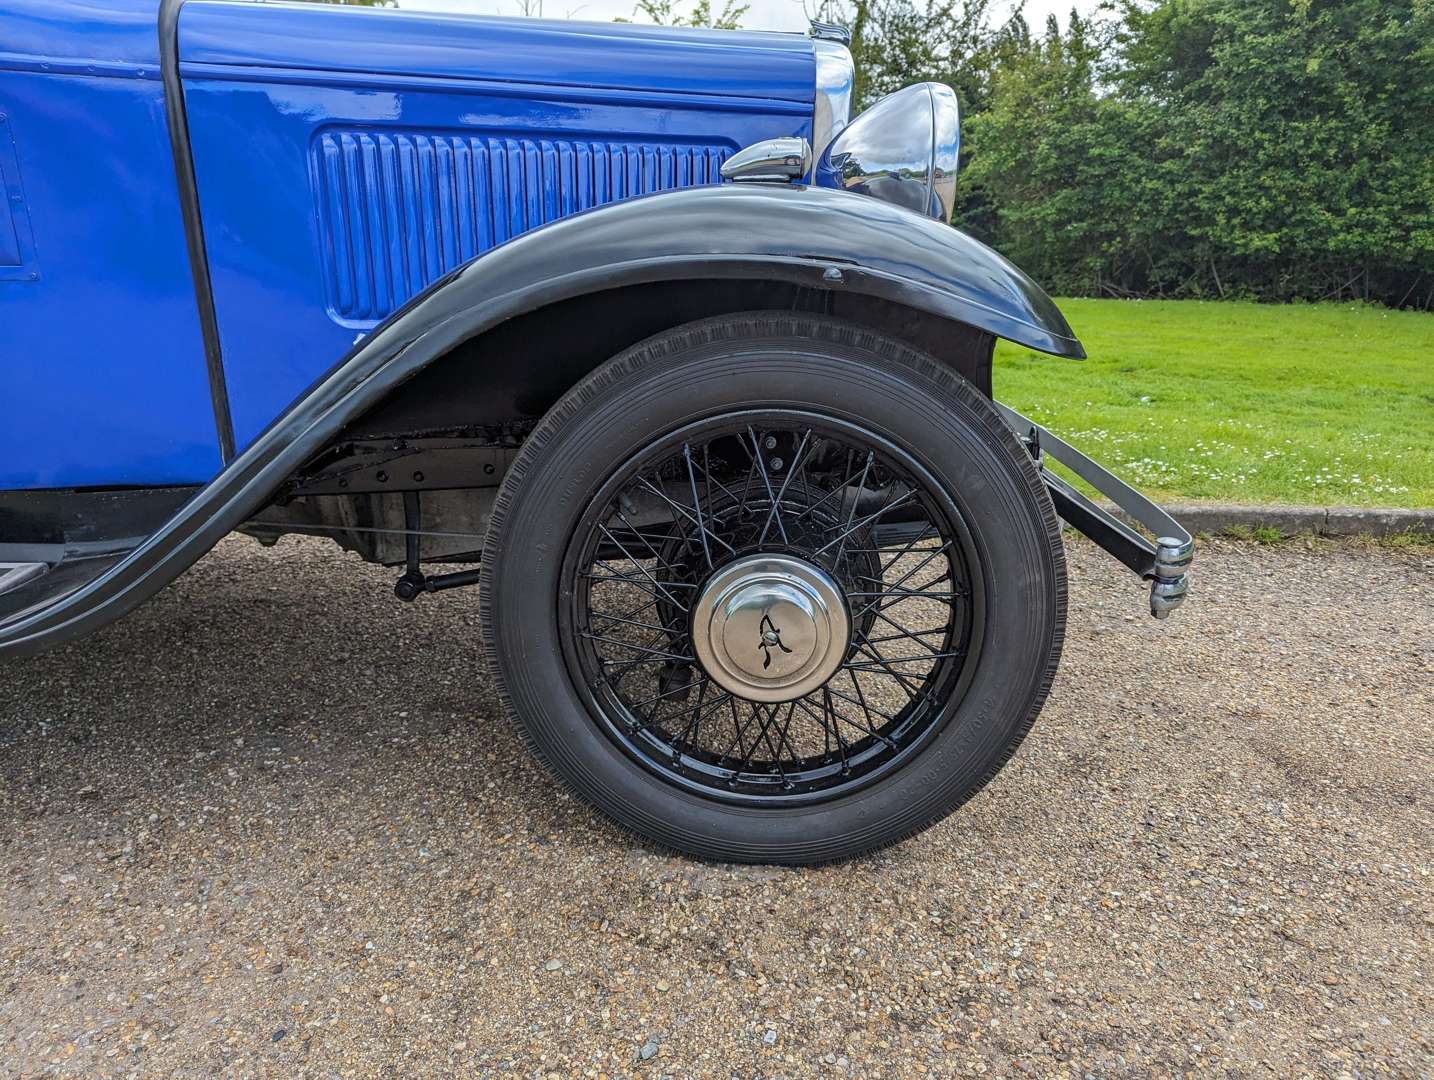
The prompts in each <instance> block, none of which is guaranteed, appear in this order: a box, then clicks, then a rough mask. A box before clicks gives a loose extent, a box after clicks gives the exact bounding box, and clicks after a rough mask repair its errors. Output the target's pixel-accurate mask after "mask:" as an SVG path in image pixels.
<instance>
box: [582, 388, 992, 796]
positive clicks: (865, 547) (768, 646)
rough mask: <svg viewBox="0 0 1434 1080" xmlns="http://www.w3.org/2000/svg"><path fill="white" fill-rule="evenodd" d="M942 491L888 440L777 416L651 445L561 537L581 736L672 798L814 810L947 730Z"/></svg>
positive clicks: (738, 417) (969, 648) (966, 593)
mask: <svg viewBox="0 0 1434 1080" xmlns="http://www.w3.org/2000/svg"><path fill="white" fill-rule="evenodd" d="M979 565H980V563H979V559H978V556H977V550H976V547H975V543H974V540H973V538H972V535H971V532H970V530H969V529H968V528H967V527H966V524H965V521H964V520H963V518H962V515H961V513H960V510H959V508H958V504H957V501H956V499H955V498H954V497H953V496H952V494H951V493H948V492H946V491H945V490H943V489H942V487H941V486H940V485H939V484H937V483H936V482H935V481H934V479H933V478H932V476H931V474H930V473H929V471H928V470H926V469H925V468H924V467H923V466H922V465H921V464H920V463H919V462H918V461H917V460H916V458H915V457H914V456H913V455H911V454H910V453H908V452H907V451H906V450H904V449H902V448H901V447H899V446H897V445H896V444H895V443H894V442H892V441H891V440H890V439H888V438H886V437H884V436H882V435H879V434H877V433H875V432H872V431H869V430H866V429H865V428H863V427H861V426H858V425H856V424H853V423H851V422H850V421H847V420H843V419H838V418H835V417H830V416H820V415H817V414H812V413H805V412H796V411H788V410H762V411H747V412H741V413H731V414H725V415H719V416H713V417H710V418H707V419H704V420H701V421H698V422H696V423H693V424H690V425H688V426H686V427H684V428H682V429H680V430H678V431H675V432H672V433H670V434H668V435H666V436H664V437H661V438H658V439H655V440H653V441H652V442H651V443H650V444H648V445H647V446H646V447H644V448H643V449H641V450H640V451H638V452H637V453H636V454H634V455H632V456H631V457H630V458H629V459H628V461H626V462H625V463H624V464H623V465H622V466H621V467H620V468H618V469H617V470H616V471H615V472H614V473H613V474H612V475H611V476H610V477H609V478H608V480H607V482H606V483H604V484H603V486H602V488H601V489H600V490H599V491H598V493H597V494H596V495H595V496H594V498H593V499H592V501H591V502H590V504H589V505H588V507H587V509H586V511H585V513H584V514H583V516H582V518H581V519H580V520H579V523H578V525H577V526H576V528H575V529H574V532H573V534H572V536H571V537H570V539H569V542H568V545H567V549H566V552H565V558H564V564H563V572H562V584H561V587H560V596H559V627H560V631H561V636H562V641H563V648H564V654H565V659H566V660H567V663H568V666H569V670H570V672H571V674H572V676H573V681H574V685H575V686H576V687H577V688H578V690H579V692H580V694H581V695H582V697H583V698H584V701H585V704H586V705H587V706H588V709H589V712H590V714H591V716H592V718H593V720H594V722H595V723H596V724H597V725H598V727H599V728H600V729H601V730H602V731H603V733H604V734H605V735H606V736H607V737H608V738H610V739H611V740H612V741H613V742H615V743H616V744H617V745H618V746H620V747H621V748H622V749H623V750H624V751H625V752H626V753H628V754H629V755H631V756H632V757H633V758H635V759H636V760H637V761H638V762H639V763H640V764H642V765H643V766H644V767H645V768H646V769H648V770H649V771H651V772H653V773H655V774H656V775H658V776H659V777H660V778H661V779H663V780H664V781H666V782H668V783H670V784H673V785H674V786H677V787H679V788H682V789H685V790H688V791H691V792H694V793H696V794H700V795H703V796H706V797H710V798H715V799H719V800H721V801H726V802H737V803H743V804H748V805H754V806H773V805H779V804H790V803H809V802H820V801H824V800H829V799H835V798H839V797H842V796H844V795H847V794H850V793H851V792H853V791H855V790H857V789H858V788H861V787H864V786H866V785H869V784H872V783H876V782H878V781H880V780H881V779H883V778H886V777H888V776H890V775H892V774H893V773H894V772H895V771H897V770H899V769H900V768H902V767H903V766H904V765H905V764H906V763H907V762H908V761H909V760H910V759H911V758H912V757H913V756H914V755H915V754H917V753H919V751H920V750H921V749H922V748H923V747H924V746H925V745H926V744H927V743H929V741H930V740H931V739H932V738H933V737H934V736H935V734H936V733H937V732H938V731H940V730H941V728H942V727H944V725H945V724H946V723H947V722H948V720H949V719H950V717H951V714H952V712H953V711H954V709H955V707H956V705H957V704H959V701H960V698H961V695H962V693H963V692H964V689H965V684H966V682H967V681H968V680H969V676H970V673H971V670H972V668H973V666H974V660H975V656H976V653H977V651H978V650H979V646H980V633H979V630H980V627H981V625H982V619H981V613H982V608H983V596H984V590H983V587H982V577H981V575H980V574H979V573H976V572H974V571H975V570H976V569H977V568H978V567H979Z"/></svg>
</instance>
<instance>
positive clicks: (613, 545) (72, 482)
mask: <svg viewBox="0 0 1434 1080" xmlns="http://www.w3.org/2000/svg"><path fill="white" fill-rule="evenodd" d="M851 87H852V62H851V57H850V54H849V52H848V51H847V49H846V47H845V44H844V36H843V33H842V32H841V31H840V29H839V28H836V27H827V26H821V25H814V27H813V30H812V33H811V34H810V35H808V36H801V35H785V34H756V33H729V32H722V31H702V30H690V29H669V28H663V27H652V26H635V25H612V24H596V23H586V24H585V23H576V22H545V21H540V20H523V19H500V18H486V17H472V16H460V15H434V14H424V13H415V12H399V11H383V10H369V9H359V8H346V7H333V6H317V5H304V4H277V3H274V4H267V3H266V4H255V3H247V2H236V0H188V2H186V0H6V3H5V4H4V6H3V7H0V186H3V191H4V200H3V203H0V386H3V389H4V402H3V406H0V409H3V412H0V417H3V423H0V653H4V654H6V655H7V656H8V657H10V658H20V657H25V656H30V655H33V654H35V653H38V652H40V651H42V650H44V649H46V648H48V647H50V646H53V645H56V644H58V643H60V642H65V641H70V640H73V639H75V638H77V637H80V636H81V635H84V634H86V633H88V632H90V631H92V630H94V629H96V628H97V627H100V626H103V625H105V624H107V623H109V622H111V621H113V620H115V619H117V618H118V617H119V616H121V615H123V614H124V613H126V612H127V611H130V610H131V609H133V608H134V607H135V606H136V605H138V604H140V603H142V602H143V601H144V600H145V599H146V598H148V597H150V596H152V595H153V594H154V593H155V592H156V591H158V590H159V589H161V588H162V587H163V586H164V585H165V584H167V583H168V582H170V581H173V580H174V579H175V577H177V576H178V575H179V574H181V573H182V572H183V571H184V570H185V569H186V568H187V567H189V566H190V565H191V564H193V563H194V562H195V560H196V559H198V558H199V557H200V556H202V555H203V554H204V553H205V552H206V551H208V550H209V549H210V548H211V547H212V546H213V545H214V544H215V542H216V541H217V540H219V538H221V537H223V536H224V535H225V534H227V533H229V532H232V531H235V530H242V531H244V532H247V533H249V534H251V535H253V536H255V537H258V538H259V539H260V540H263V541H266V542H273V541H274V540H275V539H276V538H277V537H279V536H280V535H282V534H285V533H305V534H310V535H315V536H325V537H330V538H332V539H333V540H334V541H337V543H339V544H341V545H342V546H343V547H344V548H346V549H349V550H351V551H354V552H357V553H358V554H360V555H361V556H362V557H363V558H364V559H367V560H370V561H372V562H376V563H380V564H383V565H386V566H393V567H395V568H402V569H401V576H399V577H398V578H397V583H396V586H395V592H396V594H397V596H398V597H399V598H400V599H402V600H407V601H413V600H418V601H419V602H421V603H434V602H439V601H436V600H435V599H433V598H431V597H428V596H427V594H431V593H437V592H440V591H444V590H454V589H459V590H461V589H464V588H467V587H470V586H476V587H477V588H476V592H457V593H454V594H453V596H452V597H451V598H450V599H449V600H448V601H447V602H450V603H465V602H466V603H476V604H477V605H478V606H479V609H480V610H481V616H482V621H483V624H484V626H485V632H486V647H487V654H488V661H489V663H490V666H491V669H492V673H493V678H494V679H495V680H496V681H497V684H498V686H499V688H500V690H501V693H502V695H503V698H504V700H505V701H506V702H507V703H508V705H509V706H510V708H511V711H512V713H513V715H514V717H515V718H516V721H517V723H518V724H519V726H520V728H521V731H522V733H523V736H524V738H525V739H526V741H527V742H528V744H529V745H530V746H531V747H532V748H533V750H534V751H535V752H536V753H537V755H538V756H539V757H540V758H541V759H542V760H543V761H544V762H546V763H547V765H548V766H549V767H550V768H551V769H552V770H553V771H554V772H555V773H556V774H557V775H558V776H559V777H560V778H561V779H562V780H563V781H564V782H565V783H566V784H567V785H568V786H569V787H571V788H572V789H573V790H574V791H576V792H577V793H579V794H580V795H582V796H583V797H584V798H586V799H588V800H589V801H590V802H592V803H593V804H594V805H596V806H598V807H600V808H601V809H602V810H604V811H606V812H607V813H608V814H610V815H611V816H612V817H613V818H614V819H616V820H617V821H618V822H620V823H621V824H622V825H624V826H626V827H627V828H629V829H631V830H633V831H635V832H637V833H639V834H641V835H643V836H645V837H647V838H649V839H650V840H652V841H654V842H656V843H658V844H662V845H668V846H670V847H673V848H677V849H681V850H683V851H687V852H691V853H693V854H695V855H698V856H701V857H707V858H719V859H732V860H753V861H770V862H782V863H805V862H818V861H822V860H828V859H833V858H838V857H842V856H847V855H852V854H855V853H859V852H862V851H866V850H869V849H872V848H875V847H878V846H880V845H883V844H888V843H891V842H894V841H896V840H898V839H900V838H902V837H905V836H908V835H910V834H912V833H913V832H916V831H917V830H919V829H922V828H924V827H925V826H927V825H929V824H931V823H932V822H934V821H936V820H938V819H939V818H941V817H942V816H943V815H945V814H947V813H949V812H950V811H951V810H953V809H954V808H956V807H957V806H959V805H960V804H961V803H962V802H963V801H964V800H965V799H967V798H969V797H970V796H971V795H972V794H973V793H974V792H975V791H976V790H977V789H978V788H980V787H981V785H982V784H984V783H985V782H986V781H987V780H989V779H990V778H991V777H992V776H993V775H994V774H995V772H996V771H997V770H998V769H999V768H1000V766H1001V765H1002V763H1004V762H1005V761H1006V760H1007V759H1008V758H1009V757H1010V756H1011V754H1012V753H1013V752H1014V750H1015V748H1016V746H1017V745H1018V744H1019V742H1020V740H1021V739H1022V737H1023V736H1024V735H1025V733H1026V732H1027V730H1028V729H1029V728H1030V726H1031V724H1032V723H1033V721H1034V719H1035V716H1036V714H1037V712H1038V711H1039V710H1040V707H1041V704H1042V701H1043V700H1044V698H1045V695H1046V692H1047V690H1048V688H1049V687H1050V685H1051V680H1052V678H1053V676H1054V674H1055V670H1056V664H1057V661H1058V658H1059V654H1060V649H1061V641H1062V636H1063V630H1064V622H1065V604H1066V583H1065V564H1064V556H1063V552H1062V543H1061V535H1060V529H1059V525H1058V517H1057V515H1058V514H1059V516H1061V517H1064V518H1065V520H1066V521H1067V522H1069V523H1071V524H1072V525H1074V526H1075V527H1077V528H1079V529H1081V530H1082V531H1084V532H1086V533H1087V534H1089V535H1090V536H1091V537H1093V538H1094V539H1095V540H1096V541H1097V542H1098V543H1099V544H1101V545H1102V546H1103V547H1105V548H1106V549H1108V550H1109V551H1110V552H1111V553H1112V554H1114V555H1115V556H1116V557H1117V558H1118V559H1119V560H1120V561H1121V562H1123V563H1124V564H1125V565H1126V566H1127V567H1129V568H1130V569H1131V570H1133V571H1134V572H1135V573H1137V574H1139V575H1141V576H1143V577H1144V578H1147V579H1149V580H1150V582H1151V607H1152V611H1153V613H1154V614H1156V615H1164V614H1166V613H1167V612H1168V611H1169V610H1170V609H1172V608H1173V607H1174V606H1175V605H1176V604H1178V603H1179V602H1180V600H1181V599H1182V597H1183V595H1184V593H1185V589H1186V568H1187V567H1188V565H1189V561H1190V555H1191V543H1190V537H1189V536H1188V535H1187V534H1186V533H1185V531H1184V530H1182V529H1181V528H1180V526H1179V525H1177V524H1176V523H1175V522H1174V521H1173V520H1171V519H1170V518H1169V516H1168V515H1166V514H1165V513H1164V512H1163V511H1161V510H1160V509H1158V508H1157V507H1155V506H1153V505H1152V504H1150V503H1149V502H1147V501H1146V500H1144V499H1142V498H1141V497H1140V496H1139V495H1137V494H1136V493H1135V492H1133V491H1131V490H1130V489H1129V488H1127V487H1125V486H1124V485H1123V484H1121V483H1120V482H1119V481H1118V480H1116V479H1115V478H1114V477H1112V476H1111V475H1110V474H1109V473H1107V472H1105V470H1103V469H1101V468H1100V467H1099V466H1098V465H1096V464H1095V463H1093V462H1091V461H1090V460H1088V459H1087V458H1084V457H1082V456H1081V455H1080V454H1079V453H1077V452H1076V451H1074V450H1073V449H1072V448H1071V447H1069V446H1068V445H1067V444H1065V443H1064V442H1062V441H1061V440H1059V439H1057V438H1055V437H1054V436H1052V435H1051V434H1050V433H1049V432H1046V431H1044V430H1043V429H1041V428H1040V427H1039V426H1037V425H1036V424H1034V423H1032V422H1030V421H1029V420H1026V419H1025V418H1023V417H1021V416H1019V415H1018V414H1016V413H1014V412H1012V411H1011V410H1009V409H1007V408H1005V407H1004V406H1002V405H999V404H997V403H996V402H994V401H993V400H992V398H991V355H992V348H993V345H994V343H995V340H996V339H997V338H1006V339H1009V340H1011V341H1014V342H1018V343H1020V344H1021V345H1024V346H1027V347H1029V348H1031V349H1036V350H1040V351H1042V352H1047V353H1051V354H1053V355H1055V356H1062V357H1074V358H1078V357H1081V356H1083V355H1084V354H1083V352H1082V349H1081V346H1080V344H1079V342H1078V341H1077V340H1076V338H1075V336H1074V335H1073V334H1072V332H1071V329H1070V327H1069V326H1068V325H1067V324H1066V321H1065V319H1064V318H1063V317H1062V316H1061V313H1060V312H1059V311H1058V310H1057V309H1056V307H1055V305H1054V304H1053V303H1052V302H1051V301H1050V300H1049V299H1048V298H1047V297H1046V296H1045V294H1044V293H1043V292H1042V291H1041V290H1040V289H1039V288H1038V287H1037V286H1036V285H1035V284H1034V283H1033V282H1031V281H1030V280H1029V279H1028V278H1027V277H1026V276H1025V275H1023V274H1022V273H1021V272H1020V271H1019V270H1017V269H1016V268H1015V267H1014V266H1012V265H1011V264H1010V263H1008V262H1006V261H1005V260H1004V259H1002V258H1001V257H1000V256H999V255H997V254H996V253H995V252H993V251H991V250H990V249H988V248H986V247H984V246H982V245H981V244H979V243H977V242H975V241H974V240H972V239H970V238H969V237H967V236H965V235H963V234H962V233H960V232H958V231H957V230H955V229H953V228H952V227H951V226H950V225H949V224H948V222H949V219H950V216H951V210H952V202H953V198H954V193H955V186H956V179H957V177H956V163H957V147H958V117H957V105H956V101H955V98H954V96H953V94H952V92H951V91H950V90H949V89H948V88H946V87H944V86H940V85H936V84H922V85H917V86H912V87H909V88H908V89H906V90H903V91H901V92H899V93H896V94H893V95H891V96H890V97H888V98H886V99H884V100H882V101H881V102H879V103H877V104H876V105H875V106H874V107H872V108H871V109H869V110H868V111H866V112H865V113H863V114H862V115H860V116H858V117H856V118H855V119H852V118H851V117H850V116H849V110H850V100H851ZM1051 377H1052V378H1071V377H1075V378H1078V377H1079V372H1078V371H1075V370H1073V369H1071V370H1058V369H1054V368H1053V369H1052V372H1051ZM1047 458H1054V459H1055V460H1057V461H1060V462H1063V463H1064V464H1066V465H1067V466H1069V467H1070V468H1071V469H1073V470H1074V471H1075V472H1076V473H1078V474H1079V475H1080V476H1081V477H1083V478H1084V479H1085V480H1086V481H1088V482H1089V483H1090V484H1091V485H1093V486H1094V487H1095V488H1097V489H1099V490H1101V491H1104V492H1106V493H1107V494H1108V495H1109V496H1110V497H1111V498H1113V499H1114V500H1115V501H1116V502H1117V503H1119V504H1120V506H1121V507H1123V508H1124V509H1125V511H1127V514H1128V516H1129V517H1130V518H1133V519H1134V520H1135V521H1136V522H1139V523H1140V524H1142V525H1144V526H1145V527H1146V528H1147V529H1148V530H1149V532H1150V535H1152V536H1154V537H1155V538H1156V539H1155V540H1153V541H1152V540H1150V539H1148V538H1147V537H1146V535H1145V532H1143V531H1139V530H1137V529H1135V528H1132V527H1131V526H1130V525H1129V524H1127V523H1126V521H1125V520H1123V519H1117V518H1116V517H1115V516H1113V515H1112V514H1111V513H1109V512H1107V510H1105V509H1103V508H1102V506H1101V505H1099V504H1097V503H1095V502H1092V501H1090V500H1089V499H1087V498H1086V497H1085V496H1084V495H1082V494H1081V493H1080V492H1079V491H1078V490H1077V489H1076V488H1075V487H1073V486H1072V485H1071V484H1070V483H1067V482H1066V481H1065V480H1062V479H1061V478H1060V477H1058V476H1057V475H1055V474H1054V473H1052V472H1051V471H1050V470H1049V469H1048V468H1047ZM463 564H467V566H466V567H464V565H463ZM475 564H476V568H475ZM396 572H397V569H396ZM356 632H358V628H356ZM363 632H365V633H373V632H375V630H374V628H373V627H365V628H363ZM474 648H475V654H476V650H477V649H478V645H477V643H475V645H474ZM475 737H480V736H479V735H478V733H476V732H475Z"/></svg>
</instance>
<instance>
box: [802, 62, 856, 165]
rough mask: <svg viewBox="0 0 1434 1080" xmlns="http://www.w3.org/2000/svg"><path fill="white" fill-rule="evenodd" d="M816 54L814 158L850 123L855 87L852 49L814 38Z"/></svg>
mask: <svg viewBox="0 0 1434 1080" xmlns="http://www.w3.org/2000/svg"><path fill="white" fill-rule="evenodd" d="M812 51H813V53H815V55H816V61H817V76H816V91H817V93H816V101H815V103H814V104H813V106H812V149H813V150H814V151H815V152H816V155H817V156H820V155H821V152H822V151H823V150H825V149H826V148H827V144H828V143H830V142H831V141H832V140H833V139H835V138H836V137H837V136H838V135H840V134H841V129H842V128H844V127H846V125H847V124H848V122H850V120H851V94H852V87H853V86H855V84H856V64H855V63H854V62H853V61H852V58H851V50H850V49H848V48H847V47H846V45H844V44H843V43H842V42H840V41H832V40H830V39H827V38H817V39H815V40H813V41H812Z"/></svg>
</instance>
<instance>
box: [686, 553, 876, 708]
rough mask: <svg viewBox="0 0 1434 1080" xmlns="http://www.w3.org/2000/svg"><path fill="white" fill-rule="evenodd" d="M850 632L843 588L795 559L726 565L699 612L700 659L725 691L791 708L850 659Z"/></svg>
mask: <svg viewBox="0 0 1434 1080" xmlns="http://www.w3.org/2000/svg"><path fill="white" fill-rule="evenodd" d="M849 627H850V620H849V618H848V617H847V609H846V600H845V598H844V597H843V595H842V592H841V589H840V588H839V587H838V586H837V584H836V582H834V581H833V580H832V579H831V577H830V575H828V574H827V572H826V571H825V570H823V569H822V568H821V567H819V566H815V565H813V564H812V563H809V562H807V561H806V560H805V559H799V558H795V557H793V556H789V555H749V556H747V557H746V558H742V559H738V560H736V561H735V562H733V563H731V564H729V565H727V566H724V567H723V568H722V569H721V570H719V571H718V572H717V573H716V574H714V575H713V576H712V579H711V580H710V581H709V582H708V583H707V585H706V586H705V587H704V588H703V590H702V592H701V594H700V595H699V596H698V598H697V602H696V603H695V604H694V605H693V609H692V643H693V646H694V648H695V649H696V652H697V659H698V660H699V661H700V662H701V664H702V666H703V668H704V669H705V670H706V672H707V674H708V675H710V676H711V677H712V679H713V681H715V682H716V683H718V684H719V685H720V686H721V687H722V688H723V689H724V690H728V691H730V692H731V693H733V694H736V695H737V696H739V697H743V698H747V699H749V700H752V701H764V702H776V701H791V700H793V699H795V698H799V697H801V696H802V695H804V694H809V693H811V692H812V691H813V690H815V689H816V688H817V687H819V686H821V685H822V684H823V683H824V682H826V681H827V680H828V679H830V678H831V677H832V675H833V674H835V673H836V670H837V668H838V667H839V666H840V665H841V661H842V658H843V657H844V656H845V655H846V650H847V646H848V638H849V633H850V631H849ZM753 642H756V645H757V647H756V648H755V649H754V648H753V647H752V644H753Z"/></svg>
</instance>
